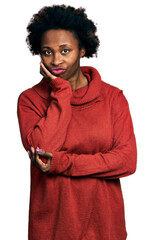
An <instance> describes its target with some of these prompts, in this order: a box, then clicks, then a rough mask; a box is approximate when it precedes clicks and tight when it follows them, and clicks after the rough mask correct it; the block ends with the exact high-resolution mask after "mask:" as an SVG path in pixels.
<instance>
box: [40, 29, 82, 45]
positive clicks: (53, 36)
mask: <svg viewBox="0 0 154 240" xmlns="http://www.w3.org/2000/svg"><path fill="white" fill-rule="evenodd" d="M45 45H46V46H52V47H57V46H61V45H72V46H78V40H77V39H76V38H75V35H74V34H73V33H72V32H70V31H69V30H62V29H56V30H53V29H52V30H48V31H46V32H45V33H44V34H43V37H42V41H41V46H42V47H43V46H45Z"/></svg>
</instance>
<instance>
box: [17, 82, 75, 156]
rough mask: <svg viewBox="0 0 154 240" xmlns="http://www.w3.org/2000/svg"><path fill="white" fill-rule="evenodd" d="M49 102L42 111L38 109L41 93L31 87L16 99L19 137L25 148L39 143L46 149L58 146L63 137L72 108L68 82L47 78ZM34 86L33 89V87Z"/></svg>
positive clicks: (39, 145) (55, 148)
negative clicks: (48, 82)
mask: <svg viewBox="0 0 154 240" xmlns="http://www.w3.org/2000/svg"><path fill="white" fill-rule="evenodd" d="M50 86H51V87H52V91H51V93H50V102H49V106H48V107H47V109H45V107H42V109H43V108H44V109H45V110H44V112H43V113H42V112H41V111H40V109H39V108H40V106H41V105H42V104H43V103H42V104H41V105H40V103H39V102H40V101H41V102H42V99H41V97H40V96H39V95H38V94H36V92H35V91H34V90H33V89H30V91H28V94H26V91H25V92H23V93H22V94H21V95H20V96H19V100H18V110H17V113H18V120H19V126H20V132H21V138H22V142H23V145H24V147H25V149H26V150H28V149H29V148H30V146H33V147H35V148H36V147H37V146H38V147H40V148H42V149H45V150H46V151H52V150H57V151H58V150H59V149H60V148H61V146H62V145H63V143H64V141H65V137H66V132H67V128H68V125H69V122H70V119H71V115H72V111H71V105H70V99H71V96H72V90H71V86H70V83H69V82H67V81H65V80H63V79H61V78H56V79H54V80H52V81H51V82H50ZM32 90H33V91H32Z"/></svg>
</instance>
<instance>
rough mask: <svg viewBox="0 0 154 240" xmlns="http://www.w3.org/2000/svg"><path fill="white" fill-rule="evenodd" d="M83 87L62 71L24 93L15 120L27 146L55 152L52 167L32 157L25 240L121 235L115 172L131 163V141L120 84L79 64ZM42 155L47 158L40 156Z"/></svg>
mask: <svg viewBox="0 0 154 240" xmlns="http://www.w3.org/2000/svg"><path fill="white" fill-rule="evenodd" d="M81 70H82V72H83V74H84V75H85V76H86V77H87V79H88V82H89V84H88V86H85V87H82V88H79V89H76V90H73V89H72V88H71V85H70V83H69V82H68V81H67V80H64V79H62V78H60V77H57V78H56V79H54V80H52V81H51V82H50V83H47V82H46V79H45V78H43V79H42V80H41V82H40V83H38V84H37V85H35V86H33V87H32V88H30V89H28V90H25V91H24V92H22V93H21V94H20V96H19V99H18V120H19V126H20V132H21V139H22V143H23V145H24V147H25V149H26V150H29V149H30V146H33V147H34V148H36V147H37V146H38V147H39V148H41V149H44V150H46V151H49V152H52V154H53V157H52V161H51V168H50V171H49V172H48V173H45V174H44V173H42V172H41V171H40V170H39V169H37V168H36V167H34V166H33V165H32V164H31V189H30V208H29V240H125V239H126V236H127V232H126V227H125V214H124V203H123V196H122V191H121V186H120V180H119V178H121V177H125V176H128V175H130V174H132V173H134V172H135V170H136V159H137V151H136V141H135V136H134V130H133V125H132V119H131V115H130V111H129V105H128V102H127V100H126V98H125V96H124V94H123V91H122V90H120V89H118V88H116V87H114V86H111V85H110V84H107V83H105V82H104V81H102V80H101V77H100V75H99V73H98V71H97V70H96V69H95V68H92V67H81ZM42 161H45V159H42Z"/></svg>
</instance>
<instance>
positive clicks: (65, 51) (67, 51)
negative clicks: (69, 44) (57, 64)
mask: <svg viewBox="0 0 154 240" xmlns="http://www.w3.org/2000/svg"><path fill="white" fill-rule="evenodd" d="M61 52H62V54H67V53H69V52H70V50H69V49H63V50H62V51H61Z"/></svg>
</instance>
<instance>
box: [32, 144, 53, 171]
mask: <svg viewBox="0 0 154 240" xmlns="http://www.w3.org/2000/svg"><path fill="white" fill-rule="evenodd" d="M28 155H29V157H30V159H31V161H32V163H33V165H34V166H35V167H36V168H38V169H40V170H41V172H43V173H47V172H48V171H49V170H50V167H51V160H52V153H51V152H46V151H45V150H42V149H39V148H38V147H37V148H36V150H35V149H34V148H33V147H31V150H30V151H28ZM40 156H41V157H44V158H46V159H47V162H46V163H44V162H42V160H41V159H40Z"/></svg>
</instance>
